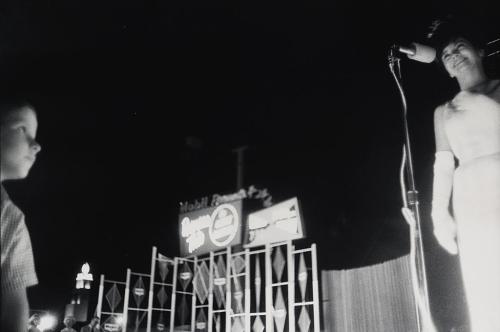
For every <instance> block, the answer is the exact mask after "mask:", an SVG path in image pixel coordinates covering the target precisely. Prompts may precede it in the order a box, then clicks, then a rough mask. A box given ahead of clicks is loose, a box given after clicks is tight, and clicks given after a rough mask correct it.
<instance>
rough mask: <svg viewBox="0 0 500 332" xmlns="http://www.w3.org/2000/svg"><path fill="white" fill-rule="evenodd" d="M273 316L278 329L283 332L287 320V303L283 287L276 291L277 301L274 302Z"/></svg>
mask: <svg viewBox="0 0 500 332" xmlns="http://www.w3.org/2000/svg"><path fill="white" fill-rule="evenodd" d="M273 317H274V323H275V324H276V330H277V331H278V332H283V330H284V329H285V322H286V305H285V300H284V298H283V292H282V291H281V287H279V288H278V291H277V293H276V302H275V303H274V312H273Z"/></svg>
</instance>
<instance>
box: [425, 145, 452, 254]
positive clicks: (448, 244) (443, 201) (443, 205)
mask: <svg viewBox="0 0 500 332" xmlns="http://www.w3.org/2000/svg"><path fill="white" fill-rule="evenodd" d="M454 171H455V159H454V158H453V153H451V152H450V151H438V152H436V160H435V162H434V180H433V187H432V212H431V216H432V221H433V224H434V236H435V237H436V239H437V241H438V242H439V244H440V245H441V246H442V247H443V248H444V249H446V251H448V252H449V253H450V254H453V255H456V254H457V253H458V247H457V240H456V238H457V225H456V223H455V220H454V219H453V217H452V216H451V215H450V211H449V205H450V197H451V191H452V188H453V173H454Z"/></svg>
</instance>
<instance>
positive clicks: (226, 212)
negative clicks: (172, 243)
mask: <svg viewBox="0 0 500 332" xmlns="http://www.w3.org/2000/svg"><path fill="white" fill-rule="evenodd" d="M241 210H242V203H241V200H237V201H233V202H228V203H223V204H220V205H218V206H215V207H209V208H204V209H201V210H196V211H191V212H187V213H183V214H180V215H179V228H180V233H181V241H180V243H181V255H183V256H187V255H200V254H204V253H207V252H210V251H216V250H220V249H222V248H225V247H227V246H233V245H236V244H240V243H241V228H242V218H241Z"/></svg>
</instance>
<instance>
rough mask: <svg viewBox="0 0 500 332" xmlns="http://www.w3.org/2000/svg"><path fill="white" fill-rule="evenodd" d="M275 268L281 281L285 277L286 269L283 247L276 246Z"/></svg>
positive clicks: (277, 277)
mask: <svg viewBox="0 0 500 332" xmlns="http://www.w3.org/2000/svg"><path fill="white" fill-rule="evenodd" d="M273 269H274V273H275V274H276V279H277V280H278V282H279V281H281V278H282V277H283V270H284V269H285V257H284V256H283V251H282V250H281V247H277V248H276V254H275V255H274V261H273Z"/></svg>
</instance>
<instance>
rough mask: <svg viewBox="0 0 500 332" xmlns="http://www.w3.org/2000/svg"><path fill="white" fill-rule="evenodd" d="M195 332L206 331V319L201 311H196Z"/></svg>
mask: <svg viewBox="0 0 500 332" xmlns="http://www.w3.org/2000/svg"><path fill="white" fill-rule="evenodd" d="M196 331H207V317H206V316H205V311H203V310H200V311H198V315H197V317H196Z"/></svg>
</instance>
